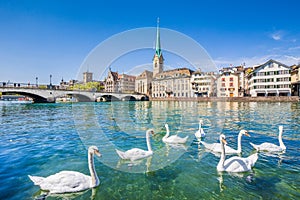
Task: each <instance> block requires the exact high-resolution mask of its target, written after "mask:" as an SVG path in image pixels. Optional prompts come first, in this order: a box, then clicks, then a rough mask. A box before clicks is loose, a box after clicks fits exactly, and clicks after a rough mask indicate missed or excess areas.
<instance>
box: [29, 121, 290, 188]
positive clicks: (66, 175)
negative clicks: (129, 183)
mask: <svg viewBox="0 0 300 200" xmlns="http://www.w3.org/2000/svg"><path fill="white" fill-rule="evenodd" d="M202 123H203V122H202V120H200V121H199V130H198V131H197V132H196V133H195V136H196V137H197V138H201V137H203V136H205V133H204V131H203V129H202V127H201V125H202ZM165 127H166V135H165V136H164V137H163V138H162V141H163V142H165V143H169V144H183V143H186V141H187V139H188V136H186V137H184V138H181V137H179V136H177V135H173V136H170V131H169V126H168V124H165ZM282 133H283V127H282V126H279V136H278V140H279V144H280V146H277V145H275V144H272V143H266V142H265V143H262V144H260V145H255V144H253V143H250V144H251V145H252V146H253V147H254V148H255V149H256V150H257V151H269V152H278V151H284V150H285V149H286V147H285V145H284V144H283V142H282ZM153 134H154V131H153V130H152V129H149V130H147V131H146V142H147V147H148V149H147V150H143V149H139V148H133V149H130V150H128V151H125V152H123V151H120V150H117V149H116V152H117V154H118V155H119V157H120V158H121V159H124V160H131V161H135V160H139V159H143V158H146V157H149V156H151V155H153V151H152V148H151V143H150V135H153ZM242 135H247V136H249V134H248V132H247V131H246V130H241V131H240V133H239V135H238V148H237V150H235V149H233V148H230V147H228V146H227V145H226V144H227V142H226V137H225V135H223V134H221V135H220V138H219V140H220V143H219V144H216V143H213V144H208V143H205V142H202V141H201V143H202V144H203V145H204V146H205V147H206V148H208V149H210V150H211V151H214V152H220V153H221V157H220V161H219V163H218V165H217V170H218V171H227V172H244V171H249V170H251V167H253V166H254V164H255V162H256V161H257V159H258V154H257V153H255V154H252V155H250V156H249V157H247V158H242V157H238V156H234V157H231V158H229V159H227V160H226V159H225V157H226V156H225V155H226V153H241V151H242V146H241V137H242ZM199 136H200V137H199ZM94 155H97V156H99V157H101V154H100V152H99V150H98V148H97V147H96V146H90V147H89V149H88V166H89V171H90V176H88V175H85V174H82V173H80V172H76V171H61V172H58V173H56V174H53V175H50V176H48V177H40V176H31V175H28V177H29V178H30V179H31V180H32V182H33V183H34V184H35V185H38V186H40V188H41V189H42V190H46V191H49V193H50V194H61V193H74V192H80V191H84V190H87V189H90V188H95V187H97V186H98V185H99V183H100V181H99V178H98V176H97V173H96V170H95V166H94Z"/></svg>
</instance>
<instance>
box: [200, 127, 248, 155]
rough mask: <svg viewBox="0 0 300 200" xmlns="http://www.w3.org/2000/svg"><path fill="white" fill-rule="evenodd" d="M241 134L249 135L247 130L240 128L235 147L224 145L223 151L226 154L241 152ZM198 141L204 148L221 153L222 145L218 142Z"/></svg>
mask: <svg viewBox="0 0 300 200" xmlns="http://www.w3.org/2000/svg"><path fill="white" fill-rule="evenodd" d="M243 135H246V136H248V137H250V135H249V133H248V131H246V130H241V131H240V132H239V135H238V141H237V149H233V148H231V147H229V146H227V145H225V152H226V154H235V153H237V154H239V153H241V152H242V136H243ZM200 142H201V144H203V145H204V147H205V148H206V149H209V150H210V151H212V152H216V153H222V145H221V144H220V143H212V144H209V143H206V142H203V141H200Z"/></svg>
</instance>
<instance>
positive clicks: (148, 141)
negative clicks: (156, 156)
mask: <svg viewBox="0 0 300 200" xmlns="http://www.w3.org/2000/svg"><path fill="white" fill-rule="evenodd" d="M146 141H147V148H148V151H151V152H152V148H151V143H150V135H149V133H146Z"/></svg>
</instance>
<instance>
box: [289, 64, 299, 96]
mask: <svg viewBox="0 0 300 200" xmlns="http://www.w3.org/2000/svg"><path fill="white" fill-rule="evenodd" d="M299 67H300V64H299V65H293V66H292V67H291V70H292V71H291V84H292V87H291V89H292V95H293V96H300V69H299Z"/></svg>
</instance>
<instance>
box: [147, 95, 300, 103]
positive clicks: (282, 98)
mask: <svg viewBox="0 0 300 200" xmlns="http://www.w3.org/2000/svg"><path fill="white" fill-rule="evenodd" d="M150 101H198V102H207V101H208V102H300V97H298V96H289V97H287V96H280V97H194V98H180V97H167V98H150Z"/></svg>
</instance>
